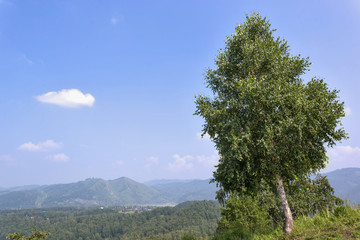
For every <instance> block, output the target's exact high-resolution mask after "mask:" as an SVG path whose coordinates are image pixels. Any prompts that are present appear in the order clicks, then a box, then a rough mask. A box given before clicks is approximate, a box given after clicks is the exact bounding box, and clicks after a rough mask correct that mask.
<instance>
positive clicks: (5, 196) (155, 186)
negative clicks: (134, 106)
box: [0, 168, 360, 209]
mask: <svg viewBox="0 0 360 240" xmlns="http://www.w3.org/2000/svg"><path fill="white" fill-rule="evenodd" d="M324 175H326V176H327V177H328V179H329V182H330V184H331V186H332V187H333V188H334V189H335V195H336V196H338V197H340V198H343V199H347V200H351V201H352V202H357V203H360V168H346V169H340V170H336V171H333V172H330V173H326V174H324ZM216 190H217V189H216V185H215V184H214V183H212V184H209V180H154V181H150V182H147V183H146V184H143V183H139V182H136V181H134V180H131V179H129V178H126V177H122V178H118V179H115V180H109V181H106V180H103V179H99V178H89V179H86V180H84V181H79V182H76V183H69V184H55V185H48V186H37V185H32V186H19V187H14V188H11V189H5V190H0V209H18V208H35V207H37V208H39V207H57V206H119V205H175V204H177V203H181V202H184V201H194V200H215V192H216Z"/></svg>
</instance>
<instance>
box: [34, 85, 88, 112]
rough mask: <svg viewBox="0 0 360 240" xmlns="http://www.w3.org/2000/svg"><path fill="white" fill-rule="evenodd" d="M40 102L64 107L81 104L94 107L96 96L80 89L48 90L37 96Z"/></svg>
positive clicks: (73, 106)
mask: <svg viewBox="0 0 360 240" xmlns="http://www.w3.org/2000/svg"><path fill="white" fill-rule="evenodd" d="M36 99H37V100H38V101H39V102H43V103H50V104H55V105H59V106H62V107H69V108H76V107H81V106H88V107H92V106H93V105H94V102H95V98H94V97H93V96H92V95H91V94H90V93H86V94H83V93H82V92H81V91H80V90H78V89H63V90H60V91H58V92H48V93H45V94H43V95H40V96H37V97H36Z"/></svg>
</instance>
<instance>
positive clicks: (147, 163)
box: [144, 157, 159, 168]
mask: <svg viewBox="0 0 360 240" xmlns="http://www.w3.org/2000/svg"><path fill="white" fill-rule="evenodd" d="M157 164H159V158H157V157H148V158H147V159H146V160H145V166H144V167H145V168H150V167H152V166H154V165H157Z"/></svg>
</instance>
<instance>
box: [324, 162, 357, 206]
mask: <svg viewBox="0 0 360 240" xmlns="http://www.w3.org/2000/svg"><path fill="white" fill-rule="evenodd" d="M324 175H325V176H327V178H328V180H329V182H330V184H331V186H332V187H333V188H334V190H335V195H336V196H338V197H340V198H342V199H345V200H350V201H351V202H356V203H360V168H343V169H338V170H335V171H332V172H329V173H325V174H324Z"/></svg>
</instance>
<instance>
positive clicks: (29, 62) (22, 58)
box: [0, 1, 34, 65]
mask: <svg viewBox="0 0 360 240" xmlns="http://www.w3.org/2000/svg"><path fill="white" fill-rule="evenodd" d="M0 3H1V1H0ZM21 60H23V61H25V62H26V63H27V64H29V65H32V64H33V63H34V62H33V61H32V60H31V59H30V58H28V57H27V56H26V55H25V54H23V55H22V56H21Z"/></svg>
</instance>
